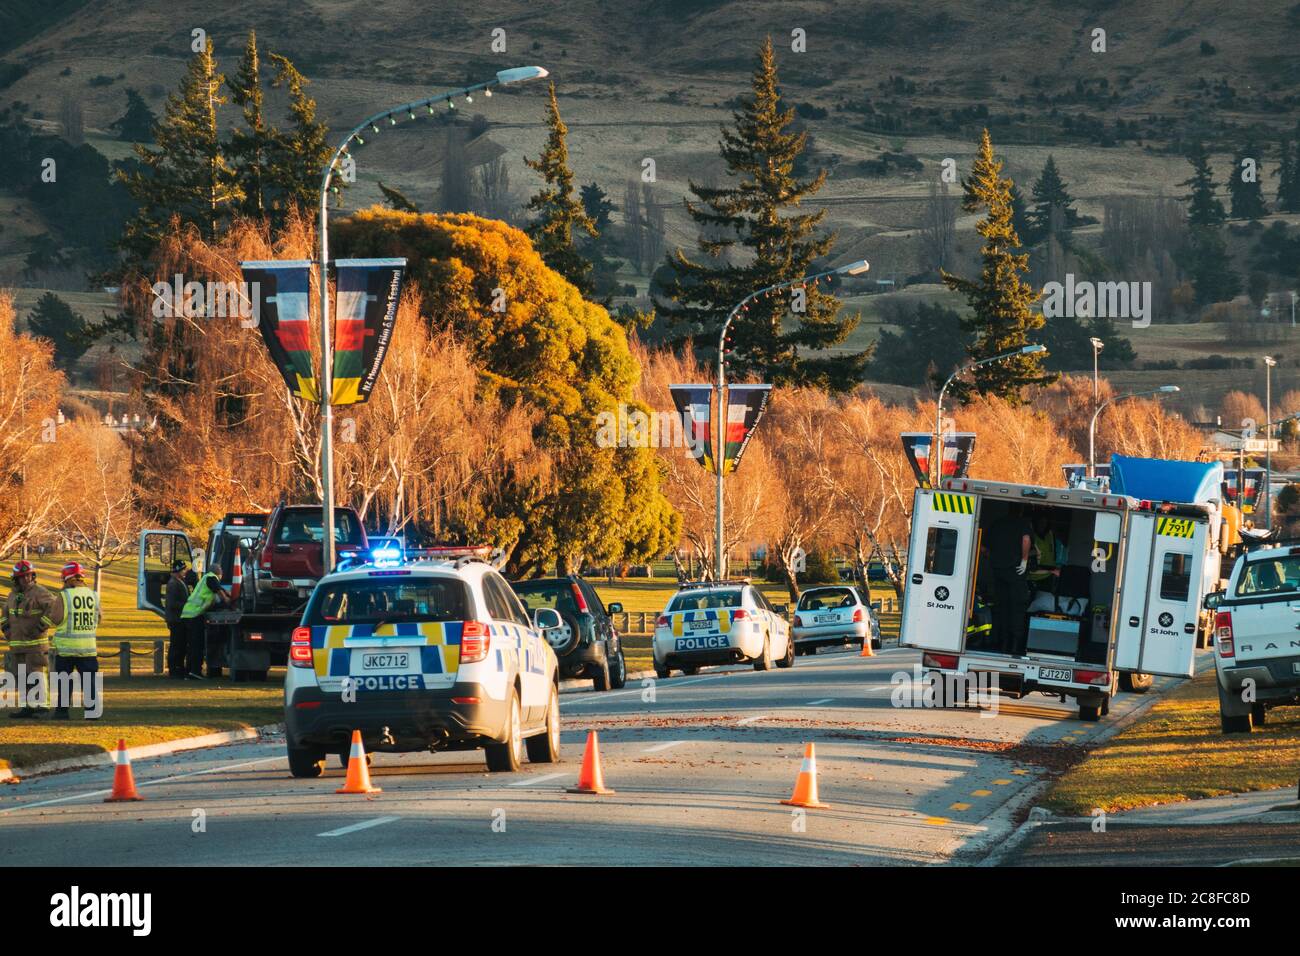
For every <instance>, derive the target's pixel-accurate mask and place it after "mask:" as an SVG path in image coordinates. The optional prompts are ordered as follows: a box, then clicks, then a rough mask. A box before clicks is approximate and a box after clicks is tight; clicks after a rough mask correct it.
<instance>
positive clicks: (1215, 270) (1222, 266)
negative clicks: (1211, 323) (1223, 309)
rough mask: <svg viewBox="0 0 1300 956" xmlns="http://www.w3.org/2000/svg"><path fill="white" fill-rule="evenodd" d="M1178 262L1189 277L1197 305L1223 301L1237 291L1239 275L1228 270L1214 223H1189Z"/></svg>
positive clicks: (1225, 255) (1226, 252)
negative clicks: (1185, 240) (1188, 229)
mask: <svg viewBox="0 0 1300 956" xmlns="http://www.w3.org/2000/svg"><path fill="white" fill-rule="evenodd" d="M1181 263H1182V265H1183V267H1184V268H1185V269H1186V271H1187V272H1188V273H1189V274H1190V275H1191V277H1192V287H1193V288H1194V289H1195V290H1196V304H1197V305H1209V304H1210V303H1213V302H1227V301H1228V300H1229V299H1231V298H1233V297H1234V296H1236V295H1237V294H1238V293H1240V292H1241V277H1240V276H1239V275H1237V273H1236V272H1234V271H1233V269H1232V260H1230V259H1229V258H1228V247H1227V245H1226V244H1225V243H1224V241H1223V236H1222V235H1220V233H1219V227H1218V226H1193V227H1192V228H1191V230H1190V241H1189V242H1188V244H1187V247H1186V249H1185V250H1184V251H1183V253H1182V256H1181Z"/></svg>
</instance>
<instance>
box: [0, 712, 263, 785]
mask: <svg viewBox="0 0 1300 956" xmlns="http://www.w3.org/2000/svg"><path fill="white" fill-rule="evenodd" d="M282 733H284V724H268V725H267V726H265V727H244V728H241V729H240V730H224V731H220V732H219V733H214V734H201V735H200V736H198V737H181V738H179V739H177V740H164V741H162V742H161V743H156V744H142V745H140V746H139V747H127V748H126V752H127V755H128V756H129V757H130V758H131V760H132V762H134V761H136V760H147V759H148V758H150V757H164V756H167V755H168V754H174V753H180V752H181V751H183V750H201V749H202V748H204V747H221V746H224V745H226V744H237V743H243V742H245V741H248V740H259V739H261V738H262V737H271V736H274V735H276V734H282ZM113 753H114V751H111V750H103V751H100V752H99V753H93V754H83V755H81V756H77V757H64V758H62V759H60V760H47V761H45V762H44V763H38V764H33V765H32V766H30V767H20V768H18V770H16V771H15V770H13V769H11V768H8V767H2V768H0V783H4V782H8V781H9V780H11V779H14V780H21V779H24V778H26V777H39V776H43V775H45V774H51V773H62V772H65V771H68V770H85V769H86V768H88V767H100V766H111V765H112V763H113Z"/></svg>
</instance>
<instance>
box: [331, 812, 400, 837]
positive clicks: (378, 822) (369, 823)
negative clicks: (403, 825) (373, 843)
mask: <svg viewBox="0 0 1300 956" xmlns="http://www.w3.org/2000/svg"><path fill="white" fill-rule="evenodd" d="M400 819H402V818H401V817H375V818H374V819H373V820H363V821H362V822H360V823H354V824H352V825H351V826H349V827H339V828H338V829H337V830H326V831H325V832H324V833H318V834H316V835H317V836H322V837H336V836H345V835H347V834H349V833H356V832H357V831H358V830H369V829H370V828H371V827H381V826H383V825H384V824H385V823H392V822H393V821H394V820H400Z"/></svg>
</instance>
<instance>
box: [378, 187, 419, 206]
mask: <svg viewBox="0 0 1300 956" xmlns="http://www.w3.org/2000/svg"><path fill="white" fill-rule="evenodd" d="M379 191H380V192H381V193H383V196H384V202H385V203H386V204H387V205H388V208H389V209H396V210H397V211H398V212H415V213H418V212H419V211H420V207H419V206H417V205H416V204H415V203H413V202H411V200H409V199H407V198H406V196H405V194H404V193H402V192H401V191H400V190H398V189H395V188H394V187H392V186H385V185H384V182H383V180H382V179H381V180H380V181H379Z"/></svg>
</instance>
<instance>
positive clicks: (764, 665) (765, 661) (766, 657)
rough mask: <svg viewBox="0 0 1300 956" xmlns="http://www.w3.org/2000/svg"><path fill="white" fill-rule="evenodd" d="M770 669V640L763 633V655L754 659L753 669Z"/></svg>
mask: <svg viewBox="0 0 1300 956" xmlns="http://www.w3.org/2000/svg"><path fill="white" fill-rule="evenodd" d="M771 669H772V642H771V639H770V638H768V636H767V635H766V634H764V635H763V656H762V657H760V658H759V659H758V660H756V661H754V670H756V671H770V670H771Z"/></svg>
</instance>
